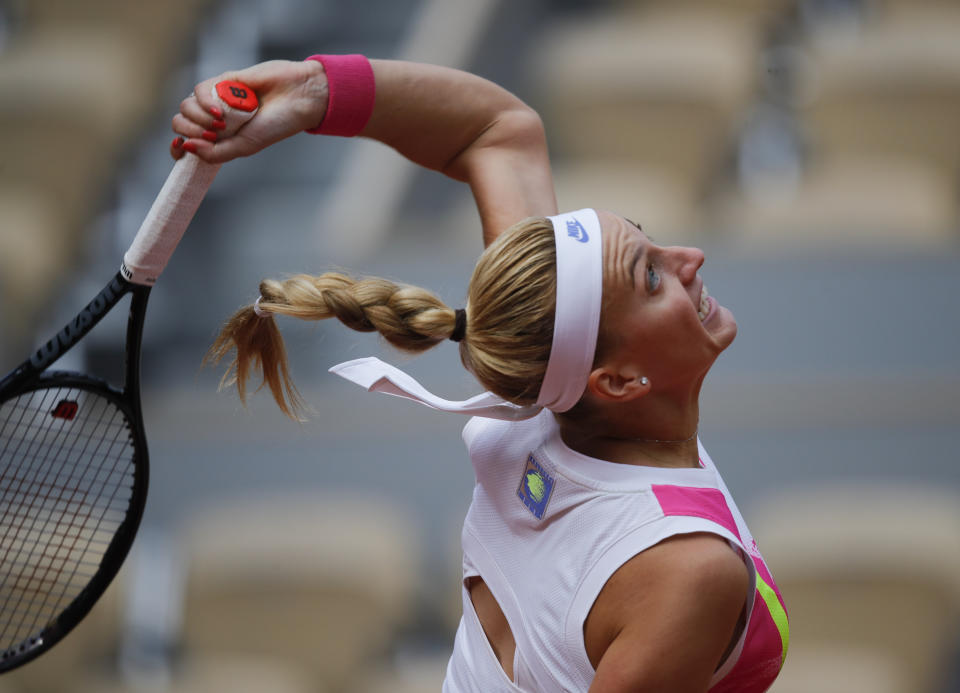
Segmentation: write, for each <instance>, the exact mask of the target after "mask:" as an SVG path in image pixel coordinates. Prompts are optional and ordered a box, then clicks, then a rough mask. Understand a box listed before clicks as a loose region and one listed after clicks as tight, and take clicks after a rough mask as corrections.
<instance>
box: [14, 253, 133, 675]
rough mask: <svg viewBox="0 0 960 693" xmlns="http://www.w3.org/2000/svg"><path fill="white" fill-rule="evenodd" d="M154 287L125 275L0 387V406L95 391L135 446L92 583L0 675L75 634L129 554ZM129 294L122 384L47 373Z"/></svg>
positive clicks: (20, 649) (19, 648)
mask: <svg viewBox="0 0 960 693" xmlns="http://www.w3.org/2000/svg"><path fill="white" fill-rule="evenodd" d="M150 290H151V287H150V286H143V285H138V284H132V283H130V282H128V281H127V280H126V279H124V278H123V275H122V274H121V273H119V272H118V273H117V275H116V276H115V277H114V278H113V279H112V280H111V281H110V283H109V284H107V286H105V287H104V288H103V289H102V290H101V291H100V293H99V294H97V296H96V297H95V298H94V299H93V300H92V301H90V303H88V304H87V306H86V307H85V308H84V309H83V310H82V311H81V312H80V313H79V314H78V315H77V317H76V318H74V319H73V320H71V321H70V322H69V323H67V324H66V325H65V326H64V327H63V329H62V330H60V331H59V332H58V333H57V334H56V335H54V337H53V338H52V339H50V340H48V341H47V343H46V344H44V345H43V346H42V347H40V348H39V349H37V350H36V351H35V352H34V353H33V354H32V355H31V357H30V358H29V359H27V360H26V361H24V362H23V363H21V364H20V365H19V366H18V367H17V368H15V369H14V370H13V371H12V372H11V373H10V374H9V375H8V376H7V377H5V378H4V379H3V381H2V382H0V402H4V401H7V400H9V399H12V398H14V397H18V396H21V395H24V394H28V393H30V392H34V391H37V390H42V389H46V388H48V387H50V386H51V385H54V384H55V385H56V386H57V387H68V388H70V387H72V388H76V389H81V390H85V391H87V392H92V393H94V394H96V395H98V396H100V397H103V398H104V399H106V400H108V401H110V402H111V403H112V404H113V405H114V406H116V407H117V409H119V410H120V411H121V412H123V414H124V416H125V417H126V419H127V425H128V426H129V427H130V431H129V433H130V439H131V442H132V445H133V450H134V455H133V460H132V464H133V486H132V488H131V490H130V499H129V503H128V510H127V513H126V515H125V516H124V519H123V521H122V522H121V523H120V526H119V527H118V528H117V530H116V531H115V533H114V535H113V537H112V538H111V540H110V543H109V544H108V546H107V548H106V550H105V551H104V553H103V556H102V558H101V559H100V565H99V566H98V567H97V571H96V573H95V574H94V576H93V577H92V578H90V581H89V582H88V583H87V584H86V585H85V586H84V588H83V589H82V590H80V592H79V593H78V594H77V596H76V597H74V598H73V600H72V601H71V602H70V604H69V605H67V606H66V607H65V608H64V609H63V610H62V611H61V612H60V613H59V614H58V615H57V617H56V618H54V619H53V620H52V621H50V622H49V623H47V624H46V625H45V626H43V627H42V628H41V629H40V630H39V631H38V632H37V633H36V634H34V635H31V636H30V637H29V638H28V639H27V640H25V641H22V642H21V643H20V645H19V646H17V647H14V648H11V649H8V650H4V651H0V674H2V673H4V672H6V671H9V670H11V669H15V668H17V667H19V666H22V665H24V664H26V663H27V662H29V661H31V660H33V659H35V658H36V657H38V656H39V655H41V654H43V653H44V652H46V651H47V650H49V649H50V648H51V647H53V646H54V645H55V644H56V643H58V642H59V641H60V640H62V639H63V638H64V637H65V636H66V635H67V634H68V633H69V632H70V631H72V630H73V629H74V628H75V627H76V626H77V625H78V624H79V623H80V622H81V621H82V620H83V619H84V618H85V617H86V615H87V614H88V613H90V610H91V609H92V608H93V606H94V604H96V603H97V600H99V599H100V597H101V596H103V593H104V592H105V591H106V590H107V587H109V586H110V583H111V582H112V581H113V579H114V578H115V577H116V575H117V573H118V572H119V571H120V568H121V566H122V565H123V562H124V560H125V559H126V557H127V555H128V554H129V552H130V547H131V546H132V545H133V540H134V537H135V536H136V534H137V530H138V529H139V527H140V520H141V519H142V518H143V511H144V508H145V507H146V501H147V490H148V486H149V478H150V459H149V450H148V446H147V436H146V430H145V428H144V424H143V416H142V409H141V403H140V349H141V346H142V344H143V326H144V321H145V319H146V313H147V300H148V299H149V297H150ZM127 294H130V295H131V300H130V307H129V315H128V318H127V333H126V347H125V349H124V368H123V385H122V388H120V389H118V388H116V387H114V386H112V385H110V383H108V382H107V381H105V380H103V379H101V378H97V377H94V376H90V375H85V374H83V373H77V372H73V371H50V370H46V369H47V368H48V367H49V366H50V364H52V363H53V362H55V361H56V360H57V359H58V358H60V357H61V356H62V355H63V354H65V353H66V352H67V351H69V350H70V349H71V348H72V347H73V346H74V345H75V344H77V342H79V341H80V340H81V339H83V337H85V336H86V335H87V334H88V333H89V332H90V331H91V330H92V329H93V328H94V327H96V325H97V324H98V323H99V322H100V320H101V319H102V318H103V317H104V316H105V315H106V314H107V313H109V312H110V310H111V309H112V308H113V307H114V306H116V305H117V304H118V303H119V302H120V301H121V300H122V299H123V298H124V296H126V295H127Z"/></svg>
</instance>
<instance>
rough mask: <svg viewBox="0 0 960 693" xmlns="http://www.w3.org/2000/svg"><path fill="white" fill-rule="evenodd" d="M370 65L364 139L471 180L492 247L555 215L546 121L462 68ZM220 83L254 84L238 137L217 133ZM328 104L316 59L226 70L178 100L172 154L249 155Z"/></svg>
mask: <svg viewBox="0 0 960 693" xmlns="http://www.w3.org/2000/svg"><path fill="white" fill-rule="evenodd" d="M371 67H372V69H373V73H374V84H375V93H376V97H375V99H374V102H373V111H372V113H371V114H370V118H369V120H368V121H367V123H366V125H365V126H364V127H363V129H362V131H360V133H359V134H360V135H361V136H363V137H368V138H370V139H374V140H378V141H380V142H383V143H384V144H386V145H388V146H390V147H392V148H393V149H395V150H396V151H398V152H399V153H400V154H402V155H403V156H404V157H406V158H407V159H409V160H410V161H413V162H414V163H417V164H419V165H421V166H423V167H425V168H428V169H431V170H434V171H439V172H441V173H443V174H445V175H447V176H450V177H451V178H454V179H456V180H459V181H463V182H466V183H468V184H469V185H470V187H471V190H472V191H473V194H474V197H475V199H476V201H477V207H478V209H479V211H480V215H481V218H482V222H483V228H484V239H485V240H486V241H487V242H490V241H491V240H492V239H493V238H494V237H495V236H496V235H497V234H498V233H499V232H500V231H502V230H503V229H505V228H506V227H508V226H509V225H511V224H513V223H514V222H516V221H518V220H520V219H523V218H524V217H528V216H536V215H547V214H553V213H555V212H556V211H557V210H556V199H555V197H554V192H553V181H552V178H551V175H550V163H549V159H548V156H547V146H546V137H545V135H544V132H543V125H542V123H541V122H540V118H539V116H538V115H537V114H536V113H535V112H534V111H533V110H532V109H531V108H529V107H528V106H527V105H526V104H524V103H523V101H521V100H520V99H519V98H517V97H516V96H514V95H513V94H511V93H510V92H509V91H507V90H506V89H503V88H502V87H500V86H498V85H496V84H494V83H493V82H490V81H489V80H486V79H483V78H482V77H478V76H476V75H472V74H470V73H467V72H463V71H460V70H454V69H451V68H445V67H439V66H435V65H426V64H421V63H411V62H402V61H392V60H373V61H371ZM222 79H233V80H237V81H240V82H243V83H245V84H247V85H249V86H250V88H252V89H253V90H254V91H255V92H256V93H257V95H258V96H259V97H260V110H259V112H258V113H257V115H256V116H255V117H254V118H253V119H252V120H251V121H250V122H249V123H247V124H246V125H244V126H243V128H241V129H240V130H239V131H238V132H236V133H232V132H221V133H220V134H219V135H217V134H216V133H215V132H213V131H212V130H213V129H215V123H214V118H215V115H212V114H211V107H212V106H214V102H213V100H212V99H211V97H210V90H211V88H212V86H213V84H214V83H216V82H217V81H219V80H222ZM339 88H341V89H350V88H352V86H351V84H350V83H347V84H342V83H341V84H339ZM328 101H329V89H328V81H327V74H326V70H325V69H324V67H323V65H322V64H321V63H320V62H318V61H315V60H307V61H304V62H293V61H270V62H266V63H261V64H259V65H255V66H253V67H250V68H247V69H245V70H240V71H237V72H229V73H225V74H223V75H220V76H219V77H217V78H214V79H211V80H207V81H205V82H201V83H200V84H198V85H197V87H196V88H195V89H194V95H192V96H191V97H188V98H187V99H185V100H184V102H183V103H182V104H181V107H180V113H179V114H178V115H177V116H175V117H174V120H173V129H174V131H175V132H177V133H178V134H179V135H181V136H183V137H186V138H187V141H186V143H185V144H184V143H183V141H182V140H181V141H180V142H179V143H178V142H177V141H175V142H174V143H173V145H172V147H171V153H172V154H173V156H174V157H175V158H179V157H180V156H182V154H183V149H186V150H187V151H192V152H194V153H195V154H197V155H198V156H200V157H201V158H203V159H205V160H207V161H213V162H224V161H229V160H230V159H233V158H236V157H239V156H248V155H250V154H253V153H255V152H257V151H259V150H261V149H263V148H265V147H267V146H269V145H271V144H273V143H275V142H278V141H280V140H282V139H285V138H287V137H290V136H292V135H295V134H298V133H300V132H302V131H303V130H306V129H311V128H314V127H316V126H317V125H318V124H320V123H322V122H323V121H324V118H325V117H326V115H327V108H328ZM334 107H335V106H334ZM208 136H213V137H208ZM211 140H213V141H211ZM181 147H182V149H181Z"/></svg>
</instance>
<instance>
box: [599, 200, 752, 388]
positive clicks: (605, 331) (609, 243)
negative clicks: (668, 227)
mask: <svg viewBox="0 0 960 693" xmlns="http://www.w3.org/2000/svg"><path fill="white" fill-rule="evenodd" d="M600 222H601V224H602V225H603V255H604V257H603V261H604V286H603V291H604V302H603V316H602V321H601V331H600V351H599V353H600V356H601V359H602V360H604V361H607V362H611V363H630V364H634V365H639V366H640V368H641V369H642V372H643V374H644V375H646V376H647V377H649V378H650V380H651V381H652V384H653V387H654V388H656V387H658V386H660V387H670V386H677V385H681V386H682V385H683V384H686V383H690V382H694V381H696V380H697V379H699V378H702V377H703V375H704V374H705V373H706V372H707V370H709V368H710V366H711V365H712V364H713V362H714V361H715V360H716V358H717V356H718V355H719V354H720V352H721V351H723V350H724V349H726V348H727V347H728V346H729V345H730V343H731V342H732V341H733V339H734V337H735V336H736V334H737V323H736V320H734V317H733V314H732V313H731V312H730V311H729V310H727V308H725V307H724V306H722V305H720V303H719V302H718V301H717V300H716V299H714V298H713V297H711V296H708V295H707V291H706V288H705V287H704V284H703V280H702V279H701V278H700V275H699V274H698V273H697V271H698V270H699V269H700V266H701V265H703V260H704V256H703V251H701V250H700V249H698V248H686V247H679V246H668V247H664V246H659V245H657V244H656V243H654V242H653V241H652V240H651V239H650V238H649V237H648V236H647V235H646V234H645V233H644V232H643V231H641V230H640V228H639V227H637V226H635V225H634V224H633V223H631V222H629V221H627V220H626V219H624V218H622V217H619V216H616V215H614V214H611V213H609V212H601V213H600Z"/></svg>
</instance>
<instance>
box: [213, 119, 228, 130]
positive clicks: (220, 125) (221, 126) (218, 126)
mask: <svg viewBox="0 0 960 693" xmlns="http://www.w3.org/2000/svg"><path fill="white" fill-rule="evenodd" d="M210 127H211V128H213V129H214V130H225V129H226V127H227V121H225V120H215V121H213V123H212V124H211V125H210Z"/></svg>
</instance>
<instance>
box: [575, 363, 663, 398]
mask: <svg viewBox="0 0 960 693" xmlns="http://www.w3.org/2000/svg"><path fill="white" fill-rule="evenodd" d="M587 391H588V392H590V393H592V394H594V395H595V396H597V397H599V398H600V399H605V400H607V401H610V402H628V401H630V400H633V399H637V398H638V397H643V396H644V395H646V394H647V393H648V392H650V381H649V380H648V379H647V378H645V377H643V376H642V375H641V374H640V372H639V371H638V370H636V369H634V368H620V369H614V368H611V367H609V366H601V367H600V368H596V369H594V370H593V371H592V372H591V373H590V377H589V378H588V379H587Z"/></svg>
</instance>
